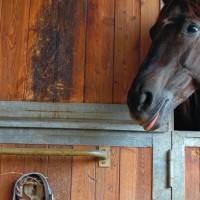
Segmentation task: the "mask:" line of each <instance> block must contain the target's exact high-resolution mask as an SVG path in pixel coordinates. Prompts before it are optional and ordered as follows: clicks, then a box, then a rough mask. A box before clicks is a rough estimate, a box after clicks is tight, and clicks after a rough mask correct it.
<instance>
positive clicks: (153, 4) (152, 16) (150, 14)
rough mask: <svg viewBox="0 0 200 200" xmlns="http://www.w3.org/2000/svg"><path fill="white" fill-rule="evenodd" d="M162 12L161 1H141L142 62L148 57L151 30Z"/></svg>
mask: <svg viewBox="0 0 200 200" xmlns="http://www.w3.org/2000/svg"><path fill="white" fill-rule="evenodd" d="M159 11H160V0H141V37H140V38H141V39H140V47H141V49H140V60H141V62H142V61H143V59H144V57H145V56H146V54H147V52H148V50H149V47H150V45H151V40H150V37H149V30H150V28H151V27H152V26H153V25H154V23H155V21H156V19H157V17H158V14H159Z"/></svg>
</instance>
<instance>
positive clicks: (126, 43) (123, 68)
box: [113, 0, 141, 103]
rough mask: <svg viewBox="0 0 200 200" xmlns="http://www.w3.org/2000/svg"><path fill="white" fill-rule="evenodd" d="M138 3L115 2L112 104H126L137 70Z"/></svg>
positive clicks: (136, 1) (139, 16)
mask: <svg viewBox="0 0 200 200" xmlns="http://www.w3.org/2000/svg"><path fill="white" fill-rule="evenodd" d="M140 6H141V4H140V1H138V0H116V7H115V46H114V47H115V52H114V95H113V96H114V97H113V102H114V103H126V96H127V92H128V89H129V87H130V85H131V83H132V81H133V78H134V76H135V75H136V73H137V71H138V69H139V55H140V52H139V49H140V20H141V15H140V9H141V7H140Z"/></svg>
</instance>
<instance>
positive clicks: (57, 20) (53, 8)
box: [26, 0, 86, 102]
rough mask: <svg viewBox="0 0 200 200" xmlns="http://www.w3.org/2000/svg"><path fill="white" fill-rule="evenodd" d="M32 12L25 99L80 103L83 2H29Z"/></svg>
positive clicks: (81, 97) (83, 20) (83, 30)
mask: <svg viewBox="0 0 200 200" xmlns="http://www.w3.org/2000/svg"><path fill="white" fill-rule="evenodd" d="M41 7H42V8H41ZM35 8H37V9H35ZM38 8H40V9H38ZM32 9H33V12H31V15H30V26H31V27H32V31H31V32H30V34H29V36H30V37H29V43H30V45H29V52H31V54H30V55H29V62H28V63H29V64H28V66H30V67H29V70H28V77H29V78H28V79H27V82H28V83H27V86H26V99H27V100H34V101H52V102H68V101H73V102H82V101H83V91H84V90H83V88H84V63H85V56H84V54H85V20H86V0H81V1H80V0H79V1H78V0H74V1H48V2H47V1H45V2H44V3H43V4H42V3H41V2H40V3H38V1H33V3H32V4H31V10H32ZM36 10H37V12H35V11H36ZM38 10H39V11H38ZM33 19H35V20H33ZM33 41H34V42H33Z"/></svg>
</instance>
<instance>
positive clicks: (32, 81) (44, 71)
mask: <svg viewBox="0 0 200 200" xmlns="http://www.w3.org/2000/svg"><path fill="white" fill-rule="evenodd" d="M42 2H43V1H42ZM42 2H39V3H38V1H37V0H35V1H32V2H31V8H30V13H31V15H30V27H32V29H30V32H29V41H28V47H29V53H30V55H28V63H29V64H28V65H29V69H28V70H27V72H28V73H27V76H28V78H27V82H28V85H26V99H27V100H34V101H52V102H53V101H54V94H55V76H54V75H55V74H54V73H55V68H56V67H55V64H56V59H55V57H56V51H57V50H58V46H57V45H58V30H57V25H58V23H57V17H58V0H56V1H44V3H42ZM37 6H38V7H37ZM41 6H42V9H41ZM38 11H39V12H38ZM32 40H35V41H34V42H33V41H32ZM32 44H33V45H32ZM30 66H31V67H30Z"/></svg>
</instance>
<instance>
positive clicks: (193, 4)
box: [180, 0, 200, 18]
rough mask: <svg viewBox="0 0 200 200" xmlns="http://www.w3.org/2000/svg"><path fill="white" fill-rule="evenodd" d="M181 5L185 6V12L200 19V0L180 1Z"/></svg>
mask: <svg viewBox="0 0 200 200" xmlns="http://www.w3.org/2000/svg"><path fill="white" fill-rule="evenodd" d="M183 3H184V4H183ZM181 4H182V5H185V9H186V10H185V11H186V13H187V14H188V15H189V16H192V17H198V18H200V0H184V1H180V5H181Z"/></svg>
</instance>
